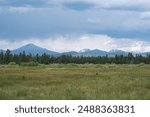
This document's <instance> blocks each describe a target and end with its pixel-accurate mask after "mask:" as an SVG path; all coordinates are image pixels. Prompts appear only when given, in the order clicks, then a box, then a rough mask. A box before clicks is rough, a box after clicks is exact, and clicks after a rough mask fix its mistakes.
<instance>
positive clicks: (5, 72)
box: [0, 64, 150, 100]
mask: <svg viewBox="0 0 150 117" xmlns="http://www.w3.org/2000/svg"><path fill="white" fill-rule="evenodd" d="M0 99H25V100H26V99H52V100H53V99H60V100H62V99H65V100H66V99H67V100H68V99H71V100H72V99H75V100H78V99H79V100H80V99H92V100H93V99H134V100H137V99H142V100H144V99H150V65H145V64H139V65H100V64H96V65H94V64H84V65H77V64H66V65H63V64H51V65H39V66H37V67H27V66H26V67H25V66H18V65H0Z"/></svg>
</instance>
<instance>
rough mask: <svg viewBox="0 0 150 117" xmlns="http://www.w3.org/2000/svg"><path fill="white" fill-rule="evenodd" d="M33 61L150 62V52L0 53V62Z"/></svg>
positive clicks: (32, 62)
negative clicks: (105, 53)
mask: <svg viewBox="0 0 150 117" xmlns="http://www.w3.org/2000/svg"><path fill="white" fill-rule="evenodd" d="M23 63H24V65H25V64H26V63H31V66H36V65H38V64H53V63H59V64H68V63H75V64H85V63H93V64H140V63H144V64H150V54H147V55H146V56H143V55H141V54H136V55H133V54H132V53H128V54H127V55H117V54H116V55H115V56H108V55H105V56H71V55H61V56H52V55H48V54H46V53H44V54H42V55H39V54H36V55H32V54H26V53H25V51H23V52H22V53H19V54H11V51H10V50H9V49H7V50H6V52H1V53H0V64H23Z"/></svg>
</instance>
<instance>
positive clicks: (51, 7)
mask: <svg viewBox="0 0 150 117" xmlns="http://www.w3.org/2000/svg"><path fill="white" fill-rule="evenodd" d="M149 32H150V1H149V0H0V49H16V48H18V47H21V46H23V45H26V44H28V43H33V44H35V45H38V46H40V47H43V48H47V49H49V50H54V51H58V52H65V51H80V50H82V49H100V50H105V51H110V50H112V49H114V50H115V49H119V50H124V51H134V52H148V51H149V52H150V40H149V39H150V33H149Z"/></svg>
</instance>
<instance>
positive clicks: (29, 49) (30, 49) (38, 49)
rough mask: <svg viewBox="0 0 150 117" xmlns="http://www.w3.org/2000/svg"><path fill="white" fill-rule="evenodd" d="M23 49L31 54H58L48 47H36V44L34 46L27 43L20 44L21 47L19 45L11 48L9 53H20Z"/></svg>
mask: <svg viewBox="0 0 150 117" xmlns="http://www.w3.org/2000/svg"><path fill="white" fill-rule="evenodd" d="M23 51H24V52H25V53H26V54H33V55H36V54H39V55H42V54H44V53H46V54H49V55H57V54H59V53H58V52H54V51H50V50H48V49H45V48H41V47H38V46H36V45H34V44H27V45H25V46H22V47H20V48H18V49H15V50H12V51H11V53H12V54H19V53H22V52H23Z"/></svg>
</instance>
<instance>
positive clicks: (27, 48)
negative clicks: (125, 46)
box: [0, 44, 150, 56]
mask: <svg viewBox="0 0 150 117" xmlns="http://www.w3.org/2000/svg"><path fill="white" fill-rule="evenodd" d="M5 51H6V50H2V49H0V52H5ZM23 52H25V53H26V54H32V55H36V54H39V55H42V54H44V53H45V54H48V55H53V56H61V55H72V56H106V55H108V56H115V55H116V54H117V55H127V54H128V53H129V52H126V51H122V50H110V51H109V52H107V51H103V50H99V49H94V50H90V49H83V50H81V51H79V52H76V51H69V52H62V53H59V52H55V51H51V50H48V49H46V48H41V47H39V46H36V45H34V44H27V45H24V46H22V47H20V48H17V49H14V50H11V53H12V54H19V53H23ZM134 54H136V53H134ZM137 54H142V55H146V54H150V52H143V53H137Z"/></svg>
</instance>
